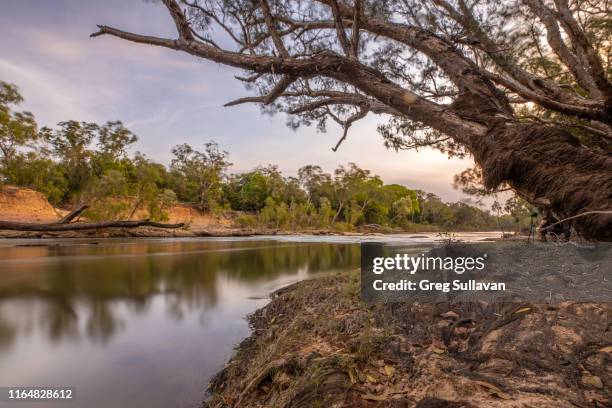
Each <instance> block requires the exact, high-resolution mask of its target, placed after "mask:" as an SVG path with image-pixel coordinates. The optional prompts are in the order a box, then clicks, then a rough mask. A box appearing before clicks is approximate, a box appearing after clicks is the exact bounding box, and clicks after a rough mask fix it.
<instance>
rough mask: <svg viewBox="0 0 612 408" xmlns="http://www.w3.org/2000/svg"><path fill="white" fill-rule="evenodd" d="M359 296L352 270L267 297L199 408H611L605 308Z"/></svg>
mask: <svg viewBox="0 0 612 408" xmlns="http://www.w3.org/2000/svg"><path fill="white" fill-rule="evenodd" d="M568 265H571V260H568ZM568 273H569V272H568ZM359 291H360V283H359V273H358V271H353V272H352V273H346V274H340V275H337V276H333V277H325V278H319V279H314V280H309V281H303V282H300V283H297V284H295V285H292V286H290V287H288V288H284V289H282V290H280V291H278V292H276V293H274V294H273V299H272V301H271V302H270V304H269V305H268V306H266V307H265V308H263V309H261V310H259V311H257V312H256V313H254V314H253V315H252V316H250V318H249V321H250V324H251V326H252V329H253V334H252V336H251V337H249V338H247V339H246V340H245V341H243V342H242V344H240V346H239V347H238V349H237V352H236V355H235V357H234V358H232V360H231V361H230V362H229V363H228V364H227V366H226V368H225V369H224V370H223V371H222V372H221V373H219V374H218V375H217V376H216V378H214V379H213V381H212V382H211V388H210V389H211V393H212V395H211V398H210V399H209V400H208V401H207V402H205V403H204V406H205V407H208V408H213V407H215V408H220V407H417V408H425V407H429V408H433V407H440V408H442V407H538V408H542V407H545V408H546V407H550V408H553V407H554V408H560V407H609V406H611V404H612V400H611V397H612V395H611V391H610V390H611V389H612V387H611V384H612V364H611V363H612V354H611V353H612V328H611V325H612V305H611V304H584V303H582V304H580V303H571V302H566V303H562V304H559V305H556V306H552V305H536V304H497V305H493V304H488V305H487V304H475V303H471V304H454V305H449V304H436V305H433V304H420V305H414V304H398V303H396V304H386V305H384V304H376V305H372V306H366V305H365V304H364V303H362V302H361V300H360V293H359Z"/></svg>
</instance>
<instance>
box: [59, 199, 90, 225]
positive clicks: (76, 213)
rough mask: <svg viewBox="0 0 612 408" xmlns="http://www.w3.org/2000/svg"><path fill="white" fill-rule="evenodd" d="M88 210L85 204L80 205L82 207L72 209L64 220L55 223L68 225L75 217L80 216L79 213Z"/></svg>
mask: <svg viewBox="0 0 612 408" xmlns="http://www.w3.org/2000/svg"><path fill="white" fill-rule="evenodd" d="M88 208H89V206H88V205H87V204H82V205H80V206H78V207H77V208H76V209H74V210H72V211H71V212H70V213H68V214H67V215H66V216H65V217H64V218H62V219H61V220H59V221H58V222H57V224H68V223H69V222H71V221H72V220H74V219H75V218H76V217H78V216H79V215H81V213H82V212H83V211H85V210H86V209H88Z"/></svg>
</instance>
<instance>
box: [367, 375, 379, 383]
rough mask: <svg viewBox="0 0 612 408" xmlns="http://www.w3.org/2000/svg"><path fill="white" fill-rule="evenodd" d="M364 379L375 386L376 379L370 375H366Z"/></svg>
mask: <svg viewBox="0 0 612 408" xmlns="http://www.w3.org/2000/svg"><path fill="white" fill-rule="evenodd" d="M366 379H367V380H368V381H369V382H371V383H374V384H376V383H377V382H378V380H377V379H376V378H374V377H372V376H371V375H370V374H366Z"/></svg>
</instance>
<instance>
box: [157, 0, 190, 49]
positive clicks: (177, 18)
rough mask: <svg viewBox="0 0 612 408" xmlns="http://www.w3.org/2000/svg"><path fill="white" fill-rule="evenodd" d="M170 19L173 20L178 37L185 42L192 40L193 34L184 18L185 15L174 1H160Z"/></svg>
mask: <svg viewBox="0 0 612 408" xmlns="http://www.w3.org/2000/svg"><path fill="white" fill-rule="evenodd" d="M162 1H163V3H164V5H165V6H166V8H167V9H168V11H169V12H170V15H171V16H172V19H173V20H174V25H175V26H176V30H177V31H178V33H179V36H180V37H181V38H182V39H185V40H193V39H194V38H193V33H192V32H191V27H189V23H188V22H187V19H186V18H185V14H183V10H181V7H180V6H179V5H178V4H177V3H176V1H174V0H162Z"/></svg>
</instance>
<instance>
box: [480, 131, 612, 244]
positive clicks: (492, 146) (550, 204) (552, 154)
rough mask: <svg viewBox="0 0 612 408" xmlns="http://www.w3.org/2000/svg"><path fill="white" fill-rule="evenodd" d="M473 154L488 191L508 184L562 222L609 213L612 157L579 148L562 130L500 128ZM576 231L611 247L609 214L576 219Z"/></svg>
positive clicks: (489, 135) (488, 135)
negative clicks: (587, 213)
mask: <svg viewBox="0 0 612 408" xmlns="http://www.w3.org/2000/svg"><path fill="white" fill-rule="evenodd" d="M469 149H470V151H471V152H472V153H473V154H474V158H475V160H476V162H477V163H478V164H479V165H480V166H481V167H482V169H483V175H484V182H485V186H486V187H487V188H491V189H493V188H495V187H497V186H498V185H499V184H501V183H504V182H505V183H508V184H509V185H510V186H512V188H514V189H515V191H517V192H518V193H519V195H521V196H522V197H523V198H524V199H526V200H527V201H529V202H531V203H533V204H535V205H536V206H538V207H539V208H547V209H552V210H553V211H554V212H555V213H556V214H557V215H558V216H560V217H561V218H566V217H571V216H575V215H578V214H580V213H584V212H587V211H604V210H610V207H611V205H612V157H611V156H610V155H606V154H603V153H598V152H596V151H594V150H592V149H588V148H586V147H584V146H582V145H580V143H579V141H578V140H577V139H576V138H575V137H574V136H572V135H571V134H570V133H569V132H567V131H566V130H564V129H562V128H560V127H556V126H548V125H540V124H526V123H515V124H510V125H508V124H501V125H498V126H494V127H493V128H492V129H491V130H490V131H489V132H488V134H487V135H485V136H484V137H479V138H474V140H473V141H472V142H471V143H470V145H469ZM574 227H575V228H576V230H577V231H578V232H579V233H580V234H581V235H583V236H585V237H587V238H590V239H597V240H602V241H612V216H611V215H610V214H592V215H587V216H584V217H580V218H577V219H575V220H574Z"/></svg>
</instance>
